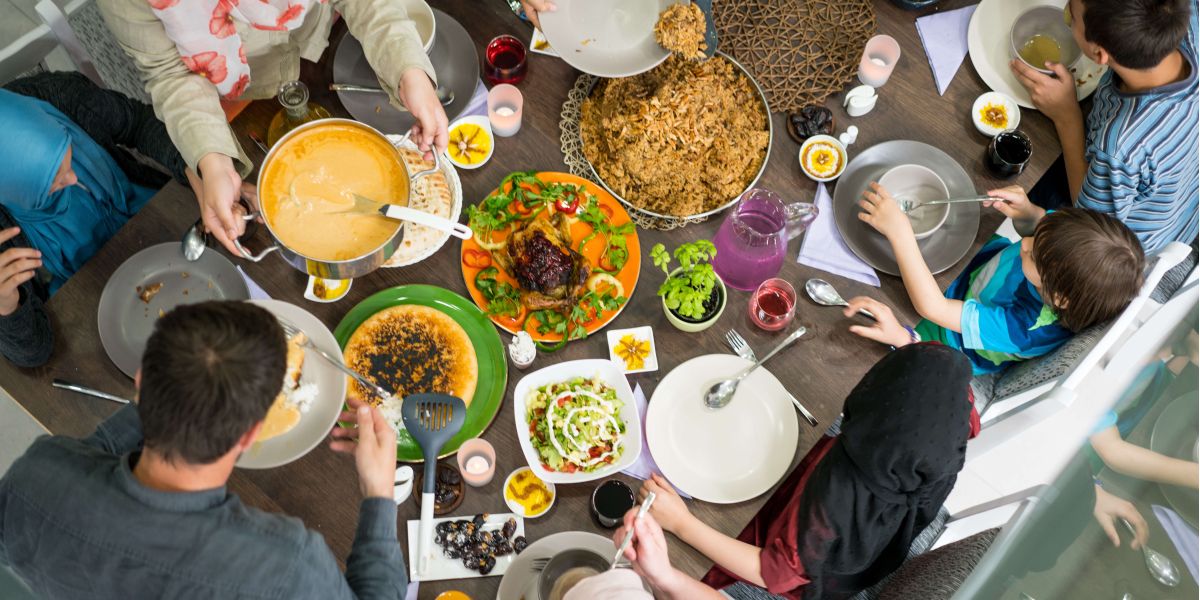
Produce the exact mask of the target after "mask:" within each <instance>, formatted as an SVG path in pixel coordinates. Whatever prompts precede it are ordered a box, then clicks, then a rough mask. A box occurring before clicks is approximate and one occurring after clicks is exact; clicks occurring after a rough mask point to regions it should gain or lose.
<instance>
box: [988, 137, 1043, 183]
mask: <svg viewBox="0 0 1200 600" xmlns="http://www.w3.org/2000/svg"><path fill="white" fill-rule="evenodd" d="M1032 155H1033V142H1031V141H1030V140H1029V136H1027V135H1025V133H1024V132H1022V131H1019V130H1016V129H1009V130H1007V131H1002V132H1000V133H999V134H997V135H996V137H994V138H992V141H991V143H989V144H988V147H987V154H986V155H985V156H984V163H986V164H987V166H988V169H990V170H991V171H992V173H993V174H994V175H996V176H997V177H1012V176H1014V175H1019V174H1020V173H1021V171H1023V170H1025V165H1027V164H1029V157H1030V156H1032Z"/></svg>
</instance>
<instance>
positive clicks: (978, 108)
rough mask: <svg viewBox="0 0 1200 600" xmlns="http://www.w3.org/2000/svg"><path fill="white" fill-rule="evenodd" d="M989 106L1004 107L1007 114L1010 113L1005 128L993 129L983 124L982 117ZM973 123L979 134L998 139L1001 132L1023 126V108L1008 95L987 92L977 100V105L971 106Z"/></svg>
mask: <svg viewBox="0 0 1200 600" xmlns="http://www.w3.org/2000/svg"><path fill="white" fill-rule="evenodd" d="M989 104H998V105H1001V106H1003V107H1004V110H1005V112H1007V113H1008V122H1007V123H1005V124H1004V127H992V126H991V125H988V124H987V123H984V122H983V117H982V116H981V114H982V112H983V107H985V106H987V105H989ZM971 122H972V123H974V124H975V129H978V130H979V133H982V134H983V135H986V136H988V137H996V135H997V134H999V133H1000V132H1001V131H1005V130H1007V129H1016V128H1017V126H1018V125H1020V124H1021V107H1020V106H1018V105H1017V101H1016V100H1014V99H1013V97H1012V96H1009V95H1008V94H1001V93H1000V92H987V93H986V94H982V95H980V96H979V97H978V98H976V99H975V104H973V105H971Z"/></svg>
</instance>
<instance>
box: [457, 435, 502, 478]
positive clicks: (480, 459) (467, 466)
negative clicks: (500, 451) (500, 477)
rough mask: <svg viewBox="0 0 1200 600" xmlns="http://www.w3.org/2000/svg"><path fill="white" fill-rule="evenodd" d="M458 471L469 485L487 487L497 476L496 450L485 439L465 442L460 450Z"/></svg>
mask: <svg viewBox="0 0 1200 600" xmlns="http://www.w3.org/2000/svg"><path fill="white" fill-rule="evenodd" d="M458 470H459V471H461V472H462V478H463V481H465V482H467V485H470V486H471V487H480V486H484V485H487V484H488V483H490V482H491V481H492V477H494V476H495V475H496V449H495V448H493V447H492V445H491V444H489V443H488V441H487V440H485V439H483V438H475V439H471V440H467V441H465V442H463V445H462V446H459V448H458Z"/></svg>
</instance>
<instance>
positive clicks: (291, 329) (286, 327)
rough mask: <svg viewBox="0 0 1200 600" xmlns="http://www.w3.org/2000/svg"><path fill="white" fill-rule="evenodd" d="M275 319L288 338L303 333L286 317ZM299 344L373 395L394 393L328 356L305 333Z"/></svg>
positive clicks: (389, 395) (386, 397)
mask: <svg viewBox="0 0 1200 600" xmlns="http://www.w3.org/2000/svg"><path fill="white" fill-rule="evenodd" d="M276 319H277V320H278V321H279V326H280V327H282V328H283V332H284V333H285V334H287V337H288V339H292V338H294V337H296V336H297V335H298V334H300V333H303V332H302V331H301V330H300V328H299V327H296V326H295V325H294V324H292V323H291V322H289V321H287V320H286V319H284V318H282V317H276ZM300 346H302V347H304V348H306V349H308V350H312V351H313V352H316V353H317V356H320V357H321V358H323V359H325V361H326V362H328V363H329V364H331V365H333V366H335V367H337V368H338V370H340V371H341V372H343V373H345V374H347V375H349V376H351V377H353V378H354V380H355V381H357V382H359V383H360V384H362V386H363V387H364V388H366V389H368V390H371V391H372V392H375V395H377V396H379V397H380V398H381V399H383V400H388V399H390V398H392V397H393V396H394V395H395V394H392V393H391V392H389V391H387V390H386V389H384V388H383V387H382V386H380V385H379V384H377V383H375V382H374V381H371V380H370V379H367V378H366V377H363V376H362V375H361V374H360V373H359V372H358V371H355V370H354V369H351V368H350V367H347V366H346V363H345V362H343V361H342V359H340V358H334V357H332V356H330V355H329V354H328V353H326V352H325V351H324V350H322V349H320V348H318V347H317V345H316V344H314V343H313V341H312V339H311V338H309V337H308V336H307V335H306V336H304V343H303V344H300Z"/></svg>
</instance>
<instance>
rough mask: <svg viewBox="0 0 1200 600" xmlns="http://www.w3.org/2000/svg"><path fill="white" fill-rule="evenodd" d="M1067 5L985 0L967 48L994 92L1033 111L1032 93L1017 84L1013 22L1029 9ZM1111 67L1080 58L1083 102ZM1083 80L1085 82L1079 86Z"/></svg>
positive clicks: (1045, 0)
mask: <svg viewBox="0 0 1200 600" xmlns="http://www.w3.org/2000/svg"><path fill="white" fill-rule="evenodd" d="M1043 4H1045V5H1053V6H1059V7H1062V6H1066V4H1067V2H1066V0H983V1H982V2H980V3H979V6H978V7H976V9H975V14H973V15H971V24H970V26H968V27H967V48H968V50H969V54H970V56H971V64H973V65H975V70H976V71H977V72H978V73H979V77H981V78H982V79H983V82H984V83H986V84H987V86H988V87H989V88H991V89H992V90H993V91H996V92H1000V93H1002V94H1008V95H1009V96H1012V97H1013V98H1014V99H1015V100H1016V101H1017V104H1020V105H1021V106H1023V107H1025V108H1033V101H1032V100H1030V99H1029V92H1027V91H1025V86H1023V85H1021V82H1020V81H1017V76H1016V75H1013V73H1012V69H1010V68H1009V67H1008V61H1009V60H1011V59H1012V44H1011V42H1010V41H1009V39H1008V33H1009V30H1011V29H1012V25H1013V22H1014V21H1016V20H1017V17H1018V16H1020V14H1021V13H1023V12H1025V11H1026V10H1028V9H1030V8H1032V7H1034V6H1041V5H1043ZM1106 70H1108V67H1105V66H1102V65H1097V64H1096V63H1094V62H1092V61H1090V60H1088V57H1086V56H1080V57H1079V61H1078V62H1077V63H1076V64H1075V83H1076V86H1075V92H1076V95H1078V96H1079V99H1080V100H1083V99H1084V98H1087V97H1088V96H1090V95H1092V92H1094V91H1096V86H1098V85H1100V76H1101V75H1104V72H1105V71H1106ZM1080 81H1082V82H1083V83H1079V82H1080Z"/></svg>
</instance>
